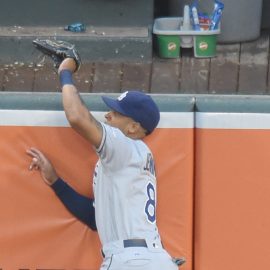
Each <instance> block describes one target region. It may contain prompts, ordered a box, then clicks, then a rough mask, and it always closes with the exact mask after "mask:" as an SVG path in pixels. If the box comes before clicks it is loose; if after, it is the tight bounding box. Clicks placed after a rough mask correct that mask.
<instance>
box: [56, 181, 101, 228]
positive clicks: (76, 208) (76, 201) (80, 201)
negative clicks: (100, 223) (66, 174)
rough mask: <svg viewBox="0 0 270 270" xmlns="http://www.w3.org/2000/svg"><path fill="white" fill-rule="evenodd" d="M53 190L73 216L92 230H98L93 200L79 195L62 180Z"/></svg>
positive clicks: (57, 182)
mask: <svg viewBox="0 0 270 270" xmlns="http://www.w3.org/2000/svg"><path fill="white" fill-rule="evenodd" d="M51 188H52V189H53V190H54V192H55V194H56V195H57V197H58V198H59V199H60V200H61V201H62V203H63V204H64V205H65V207H66V208H67V209H68V210H69V212H71V214H73V215H74V216H75V217H76V218H78V219H79V220H80V221H82V222H83V223H85V224H86V225H87V226H88V227H89V228H90V229H92V230H94V231H96V230H97V226H96V220H95V208H94V206H93V202H94V200H93V199H91V198H88V197H85V196H83V195H81V194H79V193H78V192H77V191H75V190H74V189H73V188H72V187H71V186H69V185H68V184H67V183H66V182H64V181H63V180H62V179H61V178H58V179H57V180H56V181H55V183H54V184H52V185H51Z"/></svg>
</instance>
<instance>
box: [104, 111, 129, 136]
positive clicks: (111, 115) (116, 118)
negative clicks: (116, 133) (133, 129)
mask: <svg viewBox="0 0 270 270" xmlns="http://www.w3.org/2000/svg"><path fill="white" fill-rule="evenodd" d="M105 119H106V124H108V125H110V126H112V127H116V128H119V129H120V130H121V131H122V132H123V133H124V134H126V131H127V127H128V125H129V124H130V123H131V122H133V120H132V119H131V118H129V117H127V116H124V115H123V114H121V113H118V112H115V111H109V112H108V113H106V114H105Z"/></svg>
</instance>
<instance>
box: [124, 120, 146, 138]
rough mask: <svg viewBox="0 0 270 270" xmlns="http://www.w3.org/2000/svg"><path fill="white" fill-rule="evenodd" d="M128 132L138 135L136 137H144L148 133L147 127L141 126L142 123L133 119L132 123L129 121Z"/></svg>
mask: <svg viewBox="0 0 270 270" xmlns="http://www.w3.org/2000/svg"><path fill="white" fill-rule="evenodd" d="M128 132H129V134H132V135H135V134H136V135H137V136H136V137H139V138H141V137H144V136H145V135H146V131H145V129H144V128H143V127H142V126H141V124H140V123H138V122H135V121H132V122H131V123H129V127H128Z"/></svg>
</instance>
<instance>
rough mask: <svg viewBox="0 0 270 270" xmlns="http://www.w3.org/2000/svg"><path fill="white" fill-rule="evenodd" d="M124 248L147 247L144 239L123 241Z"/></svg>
mask: <svg viewBox="0 0 270 270" xmlns="http://www.w3.org/2000/svg"><path fill="white" fill-rule="evenodd" d="M123 243H124V248H128V247H147V244H146V241H145V239H127V240H124V241H123Z"/></svg>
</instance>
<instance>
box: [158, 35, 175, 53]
mask: <svg viewBox="0 0 270 270" xmlns="http://www.w3.org/2000/svg"><path fill="white" fill-rule="evenodd" d="M157 44H158V55H159V57H161V58H178V57H179V56H180V37H179V35H178V36H175V35H169V34H168V35H157Z"/></svg>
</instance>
